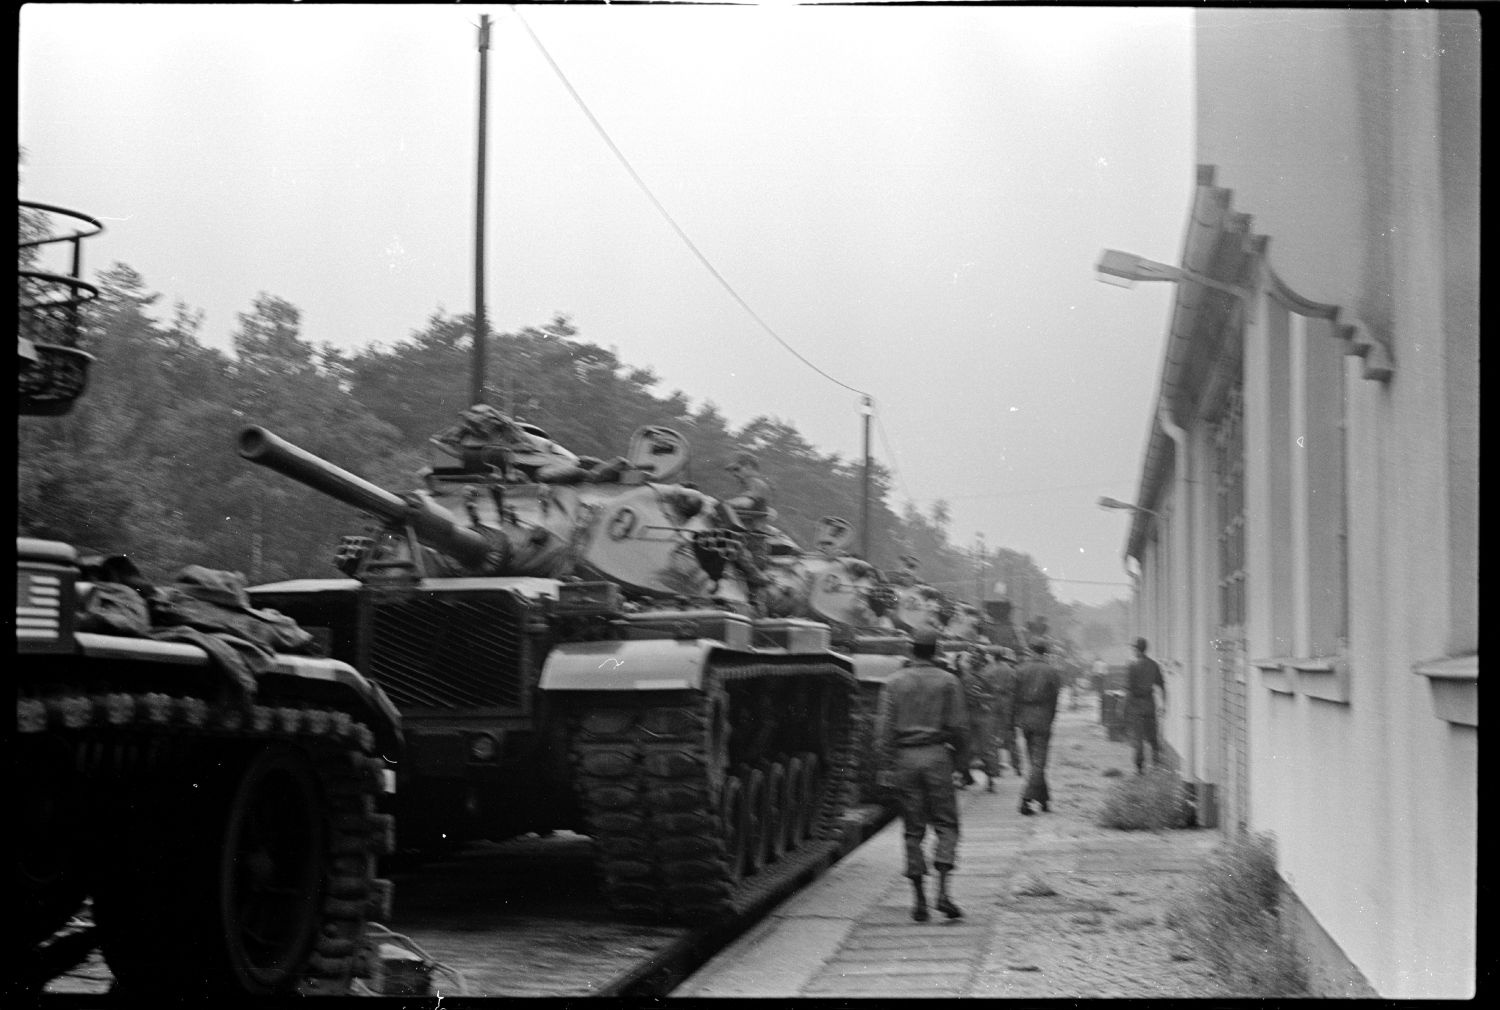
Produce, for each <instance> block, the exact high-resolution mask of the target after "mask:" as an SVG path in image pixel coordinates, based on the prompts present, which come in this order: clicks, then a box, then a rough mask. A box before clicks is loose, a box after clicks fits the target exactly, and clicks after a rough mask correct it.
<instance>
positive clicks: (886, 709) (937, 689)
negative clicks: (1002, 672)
mask: <svg viewBox="0 0 1500 1010" xmlns="http://www.w3.org/2000/svg"><path fill="white" fill-rule="evenodd" d="M936 652H937V635H936V633H935V632H932V631H919V632H917V634H916V636H915V639H914V641H913V644H912V656H913V657H914V659H913V661H912V662H911V663H910V664H909V665H907V666H905V667H903V668H902V669H901V670H900V671H899V672H897V673H896V675H895V676H894V677H892V678H891V679H890V680H889V681H887V682H886V684H885V687H884V688H882V689H881V692H880V711H879V715H878V716H877V719H876V723H875V739H876V744H877V755H878V756H877V764H876V767H877V769H878V771H877V773H876V782H877V783H878V784H879V785H880V786H881V787H882V788H885V789H892V790H895V791H896V792H897V794H898V796H899V797H900V804H901V819H902V823H903V826H904V829H905V830H904V836H905V843H906V876H907V877H909V878H911V885H912V892H913V904H912V911H911V917H912V918H913V919H915V920H916V921H918V922H926V921H927V920H928V918H930V916H929V914H928V911H927V893H926V890H925V887H924V883H923V878H925V877H926V875H927V863H926V860H925V859H924V858H923V855H922V842H923V839H924V838H925V837H926V834H927V827H928V825H929V824H930V825H931V826H932V829H933V833H934V834H935V835H936V836H937V846H936V848H935V850H934V852H933V860H932V865H933V866H934V867H935V868H936V869H937V871H938V894H937V901H936V902H935V905H936V907H937V910H938V911H939V912H942V913H943V914H944V915H946V916H947V917H948V918H950V919H957V918H960V917H962V915H963V913H962V912H961V911H959V908H958V906H957V905H955V904H954V903H953V899H952V898H950V897H949V895H948V874H949V873H951V872H952V871H953V866H954V860H955V858H956V857H957V854H958V797H957V794H956V793H955V791H954V785H953V772H954V770H955V764H954V755H955V754H960V755H961V754H966V753H967V747H966V737H967V735H968V728H969V725H968V724H969V717H968V713H967V712H966V711H965V709H964V695H963V686H962V685H961V684H960V683H959V680H958V677H956V676H955V675H954V674H952V673H950V672H949V671H947V670H945V669H943V668H942V667H940V666H938V665H937V664H936V663H934V662H933V656H934V655H935V654H936Z"/></svg>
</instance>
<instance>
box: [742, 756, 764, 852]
mask: <svg viewBox="0 0 1500 1010" xmlns="http://www.w3.org/2000/svg"><path fill="white" fill-rule="evenodd" d="M745 806H746V807H748V808H749V810H750V830H749V832H748V836H749V837H748V838H747V839H746V844H745V855H746V859H745V875H746V876H749V875H750V874H752V873H754V872H756V871H757V870H759V869H760V868H761V867H762V866H764V865H765V862H766V827H767V825H766V773H765V772H763V771H761V770H760V769H759V768H752V769H750V770H749V771H748V772H747V773H746V775H745Z"/></svg>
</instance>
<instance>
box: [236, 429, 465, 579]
mask: <svg viewBox="0 0 1500 1010" xmlns="http://www.w3.org/2000/svg"><path fill="white" fill-rule="evenodd" d="M239 452H240V455H241V456H243V457H244V458H245V459H248V460H249V461H250V462H252V463H259V464H260V465H261V466H264V467H266V468H268V469H271V470H275V471H276V472H277V473H279V474H282V475H283V476H286V477H290V478H291V479H292V480H294V481H296V482H297V483H299V484H303V485H305V486H307V487H310V488H312V489H313V490H314V491H321V492H322V493H323V494H326V495H328V497H330V498H334V499H337V500H338V501H341V502H343V503H344V504H345V505H349V506H352V507H353V508H357V509H359V510H360V511H362V512H368V513H370V514H372V515H375V516H378V517H379V518H380V519H381V520H383V521H384V522H386V523H387V524H389V525H392V526H410V527H411V529H412V531H413V532H415V533H416V536H417V539H418V540H420V541H421V542H422V543H424V544H426V545H427V546H428V547H431V548H433V549H434V550H437V551H441V552H442V553H444V554H446V555H448V556H449V557H451V558H454V559H455V560H457V561H460V562H462V563H463V564H466V565H471V566H474V565H479V564H481V563H483V561H484V559H485V556H486V555H487V554H488V553H489V550H490V544H489V541H488V540H486V539H485V536H484V534H482V533H480V532H479V531H478V530H473V529H469V528H467V527H465V526H460V525H458V524H457V523H456V522H454V521H453V520H452V519H451V518H449V516H447V515H445V514H444V513H443V512H441V511H440V510H438V509H437V508H436V507H435V506H433V505H432V504H430V503H428V502H422V501H409V500H407V499H405V498H403V497H401V496H400V495H398V494H395V493H394V492H391V491H387V490H386V489H385V488H383V487H380V486H378V485H376V484H372V483H370V482H369V481H367V480H365V479H364V478H362V477H356V476H355V475H354V474H352V473H350V472H349V471H347V470H344V469H342V468H340V467H337V466H334V465H333V464H332V463H330V462H328V461H327V460H325V459H323V458H321V457H319V456H315V455H313V454H312V453H310V452H308V451H307V450H306V449H302V448H299V447H298V446H295V445H293V444H292V443H290V442H288V441H287V440H286V439H284V438H281V437H280V436H278V435H275V434H272V433H271V432H269V431H267V430H266V429H265V428H262V427H260V426H259V425H251V426H249V427H248V428H246V429H244V430H243V431H241V432H240V436H239Z"/></svg>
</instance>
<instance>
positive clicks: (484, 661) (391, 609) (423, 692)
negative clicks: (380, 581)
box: [369, 597, 530, 711]
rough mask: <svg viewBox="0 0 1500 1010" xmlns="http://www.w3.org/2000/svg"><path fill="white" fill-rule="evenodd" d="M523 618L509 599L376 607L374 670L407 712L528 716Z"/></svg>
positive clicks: (410, 602) (446, 600)
mask: <svg viewBox="0 0 1500 1010" xmlns="http://www.w3.org/2000/svg"><path fill="white" fill-rule="evenodd" d="M522 621H523V616H522V614H521V613H520V612H519V610H518V607H517V605H516V604H515V603H514V602H512V601H509V600H507V599H504V598H471V599H454V598H448V597H437V598H428V599H415V600H403V601H401V602H390V603H382V604H379V605H377V606H376V608H375V613H374V621H373V627H372V636H371V643H370V644H371V648H370V652H369V670H370V673H371V675H372V677H373V679H374V680H375V681H376V682H377V683H379V684H380V686H381V687H382V688H384V689H385V692H386V693H387V694H388V695H390V698H391V700H392V701H394V702H395V703H396V705H397V706H399V707H402V708H410V707H420V708H451V709H471V708H508V709H514V710H521V711H524V710H527V709H529V708H530V698H529V694H528V692H527V691H526V685H525V682H524V681H525V663H524V658H525V657H524V653H525V645H526V643H525V638H524V635H523V633H522Z"/></svg>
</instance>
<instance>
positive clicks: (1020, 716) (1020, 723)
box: [1015, 638, 1062, 817]
mask: <svg viewBox="0 0 1500 1010" xmlns="http://www.w3.org/2000/svg"><path fill="white" fill-rule="evenodd" d="M1031 653H1032V657H1031V658H1030V659H1028V660H1027V661H1026V662H1024V663H1022V664H1021V668H1020V669H1019V670H1017V671H1016V714H1015V721H1016V728H1017V729H1018V730H1020V731H1021V736H1022V737H1023V738H1024V739H1025V741H1026V762H1027V764H1028V765H1029V766H1030V767H1031V773H1030V774H1029V775H1027V776H1026V788H1025V789H1024V790H1023V791H1022V792H1021V813H1023V814H1025V815H1027V816H1028V817H1029V816H1031V815H1032V814H1034V813H1036V811H1035V810H1032V809H1031V804H1032V803H1038V804H1040V805H1041V808H1042V813H1048V812H1050V811H1051V809H1052V808H1051V803H1052V794H1051V791H1050V790H1049V789H1048V788H1047V749H1048V746H1049V744H1050V743H1051V741H1052V721H1053V719H1055V718H1056V717H1057V695H1058V692H1059V691H1060V690H1061V688H1062V676H1061V674H1060V673H1059V672H1058V671H1057V669H1056V667H1054V666H1052V664H1050V663H1048V662H1047V643H1046V642H1044V641H1042V640H1041V639H1039V638H1038V639H1032V641H1031Z"/></svg>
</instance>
